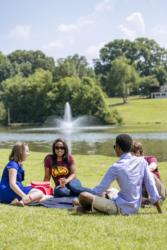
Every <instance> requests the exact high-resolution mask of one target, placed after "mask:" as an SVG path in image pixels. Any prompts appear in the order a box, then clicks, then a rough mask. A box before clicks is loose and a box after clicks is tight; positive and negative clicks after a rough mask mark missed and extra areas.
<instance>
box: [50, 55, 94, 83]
mask: <svg viewBox="0 0 167 250" xmlns="http://www.w3.org/2000/svg"><path fill="white" fill-rule="evenodd" d="M73 76H74V77H79V78H83V77H85V76H88V77H95V74H94V71H93V69H92V68H90V67H89V66H88V62H87V60H86V58H85V57H84V56H79V55H77V54H76V55H73V56H68V57H67V58H61V59H59V60H57V65H56V67H55V72H54V81H59V80H60V79H62V78H64V77H73Z"/></svg>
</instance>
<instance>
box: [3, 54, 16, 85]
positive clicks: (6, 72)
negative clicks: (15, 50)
mask: <svg viewBox="0 0 167 250" xmlns="http://www.w3.org/2000/svg"><path fill="white" fill-rule="evenodd" d="M12 75H13V67H12V64H11V63H10V61H9V60H8V58H7V57H6V56H4V55H3V54H2V53H1V52H0V82H2V81H3V80H6V79H7V78H10V77H11V76H12Z"/></svg>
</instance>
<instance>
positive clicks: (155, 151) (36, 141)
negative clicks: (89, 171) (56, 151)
mask: <svg viewBox="0 0 167 250" xmlns="http://www.w3.org/2000/svg"><path fill="white" fill-rule="evenodd" d="M93 128H94V129H93ZM120 132H121V131H120ZM120 132H118V131H115V130H114V128H111V127H108V126H106V127H102V126H101V127H92V128H91V129H86V128H84V129H83V130H77V129H76V130H75V131H72V132H71V133H64V132H62V131H60V130H56V129H55V128H26V129H8V130H7V129H3V130H0V147H1V148H2V147H5V148H9V147H11V146H12V145H13V144H14V143H15V142H16V141H18V140H19V141H26V142H28V143H29V145H30V148H31V150H33V151H48V152H50V149H51V144H52V142H53V141H54V140H55V139H56V138H58V137H61V138H63V139H65V140H66V141H67V142H68V143H70V145H71V149H72V153H74V154H102V155H112V156H114V151H113V144H114V139H115V137H116V135H117V134H118V133H120ZM131 135H132V137H133V139H135V140H139V141H141V142H142V144H143V146H144V151H145V152H147V154H152V155H156V156H157V157H158V160H159V161H167V133H134V134H131Z"/></svg>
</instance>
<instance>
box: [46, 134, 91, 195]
mask: <svg viewBox="0 0 167 250" xmlns="http://www.w3.org/2000/svg"><path fill="white" fill-rule="evenodd" d="M44 167H45V176H44V181H50V178H51V177H52V178H53V180H54V183H55V188H54V196H55V197H65V196H78V195H79V194H80V193H81V192H84V191H87V192H91V189H89V188H85V187H82V185H81V182H80V181H79V180H78V179H77V178H76V174H75V167H74V159H73V156H72V155H70V154H69V150H68V146H67V144H66V142H65V141H63V140H62V139H57V140H55V141H54V142H53V145H52V154H49V155H47V156H46V157H45V159H44Z"/></svg>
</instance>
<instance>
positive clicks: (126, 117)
mask: <svg viewBox="0 0 167 250" xmlns="http://www.w3.org/2000/svg"><path fill="white" fill-rule="evenodd" d="M107 103H108V105H109V107H110V108H112V109H117V110H118V112H119V113H120V115H121V117H122V118H123V124H124V125H125V126H134V127H138V128H140V127H141V126H142V128H148V129H149V130H155V131H167V99H146V98H139V97H131V98H129V99H128V103H127V104H123V102H122V99H121V98H108V99H107Z"/></svg>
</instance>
